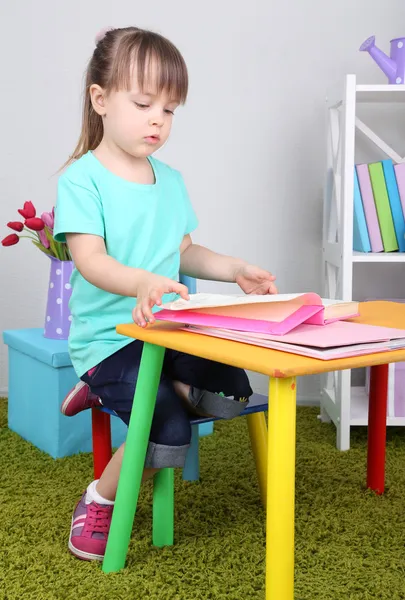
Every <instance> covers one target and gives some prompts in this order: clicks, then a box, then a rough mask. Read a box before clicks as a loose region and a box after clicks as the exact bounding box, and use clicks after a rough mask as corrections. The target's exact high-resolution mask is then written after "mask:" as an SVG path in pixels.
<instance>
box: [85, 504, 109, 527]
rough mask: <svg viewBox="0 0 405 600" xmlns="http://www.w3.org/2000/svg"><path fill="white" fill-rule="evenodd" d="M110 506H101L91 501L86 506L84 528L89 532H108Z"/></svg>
mask: <svg viewBox="0 0 405 600" xmlns="http://www.w3.org/2000/svg"><path fill="white" fill-rule="evenodd" d="M112 509H113V507H112V506H102V505H101V504H97V503H96V502H92V503H91V504H89V505H88V506H87V511H88V513H87V519H86V530H87V531H89V532H93V533H94V532H96V531H97V532H99V533H108V530H109V527H110V522H111V519H110V517H111V513H112Z"/></svg>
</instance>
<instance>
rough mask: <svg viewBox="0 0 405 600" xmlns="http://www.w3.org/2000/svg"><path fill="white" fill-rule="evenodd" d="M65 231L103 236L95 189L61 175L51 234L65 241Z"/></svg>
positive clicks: (56, 238)
mask: <svg viewBox="0 0 405 600" xmlns="http://www.w3.org/2000/svg"><path fill="white" fill-rule="evenodd" d="M66 233H90V234H93V235H99V236H101V237H105V233H104V218H103V210H102V204H101V199H100V197H99V196H98V194H97V192H96V190H94V191H93V190H90V189H88V188H87V187H85V186H83V185H82V184H80V183H75V182H73V181H71V180H70V179H69V178H68V177H66V175H62V177H60V179H59V181H58V193H57V199H56V207H55V226H54V230H53V236H54V238H55V240H56V241H57V242H65V241H66V237H65V234H66Z"/></svg>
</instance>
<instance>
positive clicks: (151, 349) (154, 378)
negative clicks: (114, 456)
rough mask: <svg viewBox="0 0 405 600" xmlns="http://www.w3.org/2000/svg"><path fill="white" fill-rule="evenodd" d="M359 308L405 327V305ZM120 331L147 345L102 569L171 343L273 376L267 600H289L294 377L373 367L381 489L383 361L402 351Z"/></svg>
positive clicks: (374, 439) (120, 543)
mask: <svg viewBox="0 0 405 600" xmlns="http://www.w3.org/2000/svg"><path fill="white" fill-rule="evenodd" d="M360 310H361V317H359V318H357V319H354V321H358V322H362V323H368V324H376V325H384V326H390V327H398V328H404V329H405V305H402V304H393V303H387V302H367V303H363V304H361V307H360ZM117 331H118V332H119V333H121V334H123V335H126V336H129V337H133V338H137V339H141V340H144V342H145V346H144V351H143V356H142V364H141V369H140V374H139V379H138V383H137V388H136V391H135V396H134V405H133V409H132V416H131V421H130V424H129V429H128V435H127V442H126V448H125V453H124V458H123V464H122V470H121V476H120V481H119V485H118V490H117V496H116V503H115V508H114V513H113V519H112V524H111V530H110V534H109V540H108V544H107V550H106V554H105V558H104V562H103V570H104V571H105V572H110V571H118V570H119V569H121V568H123V567H124V564H125V558H126V553H127V549H128V544H129V540H130V535H131V530H132V525H133V520H134V516H135V511H136V505H137V501H138V495H139V489H140V485H141V476H142V470H143V465H144V460H145V455H146V448H147V443H148V437H149V431H150V425H151V420H152V415H153V409H154V403H155V399H156V391H157V386H158V381H159V377H160V373H161V368H162V362H163V356H164V352H165V348H171V349H174V350H178V351H181V352H186V353H189V354H193V355H195V356H201V357H204V358H208V359H211V360H215V361H219V362H222V363H225V364H229V365H234V366H237V367H241V368H244V369H248V370H251V371H256V372H258V373H263V374H265V375H268V376H269V378H270V382H271V386H270V387H269V399H270V401H269V412H268V461H267V556H266V600H293V598H294V492H295V442H296V377H297V376H303V375H313V374H317V373H324V372H328V371H335V370H340V369H352V368H357V367H366V366H371V367H372V376H371V377H372V381H371V388H372V389H371V393H370V410H369V441H368V444H369V454H368V485H369V487H371V488H373V489H375V490H376V491H377V492H378V493H382V491H383V488H384V458H385V429H386V386H387V374H388V368H387V366H386V364H387V363H388V362H399V361H403V360H405V349H404V350H397V351H393V352H385V353H378V354H371V355H368V356H358V357H355V358H350V359H349V358H348V359H339V360H331V361H321V360H317V359H311V358H306V357H303V356H298V355H295V354H288V353H285V352H279V351H275V350H270V349H267V348H259V347H257V346H250V345H247V344H241V343H238V342H233V341H229V340H221V339H217V338H210V337H207V336H204V335H197V334H194V333H188V332H186V331H180V330H179V329H178V327H176V326H172V325H170V324H156V325H154V326H150V327H148V328H146V329H142V328H140V327H137V326H136V325H134V324H128V325H119V326H118V327H117ZM134 415H135V416H134Z"/></svg>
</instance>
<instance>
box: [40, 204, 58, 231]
mask: <svg viewBox="0 0 405 600" xmlns="http://www.w3.org/2000/svg"><path fill="white" fill-rule="evenodd" d="M41 219H42V220H43V222H44V223H45V225H46V226H47V227H49V229H50V230H51V231H52V230H53V226H54V223H55V217H54V211H53V209H52V212H44V213H42V215H41Z"/></svg>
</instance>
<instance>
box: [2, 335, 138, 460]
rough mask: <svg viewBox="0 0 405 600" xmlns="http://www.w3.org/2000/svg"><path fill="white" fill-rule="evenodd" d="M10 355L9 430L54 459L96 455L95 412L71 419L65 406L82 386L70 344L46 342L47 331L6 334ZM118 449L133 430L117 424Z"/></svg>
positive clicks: (114, 429)
mask: <svg viewBox="0 0 405 600" xmlns="http://www.w3.org/2000/svg"><path fill="white" fill-rule="evenodd" d="M3 340H4V343H5V344H7V346H8V353H9V383H8V390H9V391H8V426H9V428H10V429H11V430H12V431H15V432H16V433H18V435H20V436H21V437H23V438H24V439H25V440H27V441H29V442H31V443H32V444H34V446H36V447H37V448H39V449H40V450H43V451H44V452H47V453H48V454H50V455H51V456H52V457H53V458H61V457H63V456H69V455H72V454H77V453H78V452H91V450H92V447H91V412H90V411H89V410H87V411H84V412H83V413H80V414H78V415H76V416H75V417H65V416H64V415H62V413H61V412H60V405H61V403H62V401H63V399H64V397H65V396H66V394H67V393H68V392H69V390H70V389H71V388H72V387H73V386H74V385H75V384H76V383H77V381H78V378H77V376H76V373H75V371H74V370H73V367H72V363H71V362H70V358H69V353H68V348H67V341H64V340H50V339H47V338H44V336H43V329H16V330H8V331H4V332H3ZM111 429H112V442H113V446H114V447H117V446H119V445H121V444H122V443H123V442H124V441H125V438H126V433H127V427H126V425H125V424H124V423H123V422H122V421H121V420H120V419H111Z"/></svg>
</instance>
